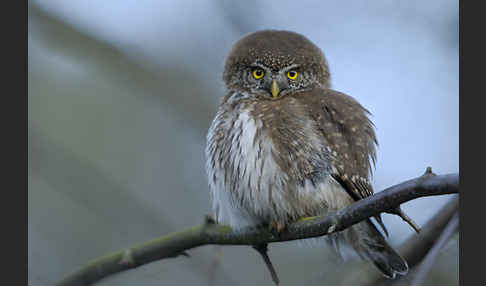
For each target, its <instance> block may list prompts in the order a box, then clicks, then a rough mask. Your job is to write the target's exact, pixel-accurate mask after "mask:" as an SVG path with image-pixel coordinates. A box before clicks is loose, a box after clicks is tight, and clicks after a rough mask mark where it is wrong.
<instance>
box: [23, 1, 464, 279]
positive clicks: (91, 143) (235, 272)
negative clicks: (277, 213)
mask: <svg viewBox="0 0 486 286" xmlns="http://www.w3.org/2000/svg"><path fill="white" fill-rule="evenodd" d="M28 27H29V35H28V45H29V48H28V60H29V68H28V69H29V74H28V75H29V82H28V88H29V106H28V108H29V121H28V124H29V193H28V194H29V200H28V219H29V222H28V231H29V239H28V247H29V251H28V253H29V257H28V258H29V264H28V273H29V285H50V284H51V283H53V282H54V281H55V280H57V279H58V278H59V277H61V276H62V275H63V274H66V273H68V272H70V271H72V270H74V269H77V268H78V267H80V266H81V265H83V264H84V263H86V262H88V261H89V260H91V259H93V258H95V257H98V256H100V255H103V254H106V253H109V252H111V251H116V250H119V249H121V248H125V247H129V246H131V245H134V244H137V243H140V242H144V241H147V240H149V239H152V238H155V237H157V236H160V235H162V234H165V233H168V232H171V231H175V230H178V229H181V228H183V227H186V226H192V225H195V224H198V223H200V222H201V221H202V217H203V215H204V214H207V213H209V196H208V188H207V183H206V178H205V173H204V153H203V151H204V145H205V134H206V131H207V128H208V127H209V124H210V121H211V119H212V116H213V115H214V113H215V111H216V108H217V104H218V100H219V97H220V96H221V95H222V94H223V91H224V89H223V86H222V81H221V73H222V70H223V63H224V60H225V56H226V54H227V52H228V51H229V49H230V48H231V45H232V43H234V42H235V41H236V40H237V39H239V38H240V37H241V36H242V35H244V34H246V33H249V32H253V31H256V30H259V29H265V28H274V29H286V30H293V31H296V32H299V33H301V34H303V35H305V36H307V37H308V38H309V39H311V40H312V41H313V42H314V43H316V44H317V45H318V46H319V47H320V48H321V49H322V50H323V52H324V54H325V55H326V57H327V59H328V62H329V65H330V69H331V73H332V86H333V88H334V89H336V90H339V91H342V92H345V93H347V94H350V95H351V96H353V97H355V98H356V99H358V100H359V101H360V102H361V103H362V104H363V105H364V106H365V107H366V108H368V109H369V110H370V111H371V112H372V113H373V121H374V123H375V125H376V127H377V135H378V139H379V144H380V147H379V149H378V161H377V165H376V171H375V175H374V179H373V184H374V186H375V188H376V190H382V189H383V188H386V187H387V186H390V185H393V184H396V183H399V182H401V181H403V180H407V179H410V178H413V177H416V176H418V175H420V174H421V173H423V172H424V170H425V167H427V166H432V167H433V170H434V172H436V173H439V174H444V173H451V172H458V171H459V164H458V159H459V151H458V147H459V135H458V134H459V125H458V122H459V119H458V99H459V94H458V85H459V75H458V2H457V1H452V0H447V1H446V0H433V1H418V0H414V1H404V0H396V1H385V0H380V1H365V0H361V1H358V0H356V1H265V2H264V1H256V0H253V1H176V0H173V1H156V0H143V1H140V0H139V1H135V0H131V1H128V0H126V1H113V0H111V1H109V0H104V1H96V0H89V1H88V0H83V1H81V0H78V1H65V0H36V1H30V2H29V26H28ZM448 199H449V197H433V198H423V199H418V200H415V201H413V202H409V203H407V204H405V205H404V206H403V207H404V209H405V210H406V211H407V212H408V214H409V215H410V216H412V217H413V218H414V219H415V220H416V221H417V222H418V223H419V224H423V223H425V222H426V221H427V219H428V218H430V217H431V216H432V215H433V214H434V213H435V212H436V211H437V210H438V208H440V207H441V206H442V205H443V204H444V203H445V202H446V201H447V200H448ZM384 221H385V223H386V224H387V225H388V226H389V230H390V232H391V237H390V241H391V243H392V244H393V245H398V244H400V243H401V242H403V241H404V240H405V239H406V238H407V237H408V236H409V235H411V234H412V231H411V229H410V228H409V227H408V226H407V225H405V224H404V223H402V222H401V221H400V219H398V218H396V217H392V216H390V215H384ZM270 250H271V253H270V255H271V256H272V258H273V260H274V264H275V266H276V268H277V271H278V272H279V273H280V276H281V280H282V281H283V282H282V285H323V284H326V281H330V279H331V278H332V279H337V280H339V277H337V278H336V277H333V275H334V276H336V275H337V274H335V273H336V271H334V269H336V267H338V268H343V267H346V264H342V263H341V264H340V262H338V260H336V257H335V256H334V255H333V254H332V253H331V252H330V251H329V250H328V249H327V248H325V247H317V248H309V247H302V246H300V245H298V244H297V243H292V242H291V243H279V244H273V245H271V246H270ZM190 253H191V254H192V258H190V259H187V258H176V259H172V260H163V261H159V262H155V263H151V264H149V265H146V266H143V267H140V268H138V269H135V270H131V271H127V272H124V273H121V274H119V275H115V276H113V277H110V278H108V279H105V280H103V281H101V282H100V283H99V285H231V284H233V285H261V284H265V285H269V283H270V278H269V275H268V273H267V272H266V269H265V268H264V267H263V263H262V261H261V260H260V258H259V257H258V256H257V254H256V253H255V252H253V251H251V250H249V249H248V248H247V247H222V248H220V247H213V246H208V247H203V248H199V249H194V250H191V251H190ZM458 271H459V269H458V240H457V237H456V238H455V239H453V240H452V241H451V242H450V243H449V244H448V245H447V247H446V248H445V250H444V252H443V253H442V254H441V257H440V259H439V262H438V264H437V266H436V267H435V268H434V270H433V271H432V273H431V275H430V277H429V280H428V283H439V282H440V283H442V284H443V285H458Z"/></svg>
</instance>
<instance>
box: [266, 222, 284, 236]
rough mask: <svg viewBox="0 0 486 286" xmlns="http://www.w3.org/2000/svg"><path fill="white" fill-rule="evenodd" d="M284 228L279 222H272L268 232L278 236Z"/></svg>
mask: <svg viewBox="0 0 486 286" xmlns="http://www.w3.org/2000/svg"><path fill="white" fill-rule="evenodd" d="M285 228H286V225H285V224H284V223H282V222H279V221H273V222H271V223H270V226H269V230H270V232H272V233H273V234H275V235H279V234H280V233H282V232H283V231H284V230H285Z"/></svg>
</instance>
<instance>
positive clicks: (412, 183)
mask: <svg viewBox="0 0 486 286" xmlns="http://www.w3.org/2000/svg"><path fill="white" fill-rule="evenodd" d="M458 192H459V175H458V174H448V175H440V176H436V175H424V176H421V177H418V178H416V179H412V180H409V181H406V182H404V183H401V184H398V185H395V186H392V187H390V188H388V189H386V190H384V191H382V192H379V193H377V194H375V195H373V196H370V197H368V198H366V199H363V200H360V201H358V202H356V203H354V204H352V205H350V206H349V207H346V208H344V209H342V210H340V211H338V212H336V213H329V214H328V215H326V216H319V217H315V218H313V219H309V220H305V221H299V222H295V223H293V224H291V225H289V226H288V227H287V228H286V230H285V231H284V232H282V233H281V234H280V235H279V236H276V235H274V234H273V233H271V232H269V231H268V230H266V229H255V228H253V229H247V230H245V231H239V232H234V231H232V230H231V228H230V227H229V226H225V225H220V224H215V223H213V222H211V221H210V220H207V221H206V222H205V223H203V224H201V225H199V226H195V227H192V228H188V229H185V230H182V231H180V232H174V233H169V234H167V235H164V236H162V237H160V238H157V239H154V240H152V241H150V242H147V243H144V244H141V245H138V246H135V247H132V248H130V249H128V250H123V251H119V252H115V253H113V254H110V255H107V256H104V257H101V258H99V259H97V260H94V261H93V262H91V263H89V264H88V265H86V266H85V267H83V268H82V269H80V270H79V271H77V272H75V273H73V274H71V275H69V276H67V277H66V278H64V279H63V280H62V281H60V282H58V283H57V284H56V285H63V286H64V285H89V284H91V283H94V282H96V281H98V280H100V279H102V278H104V277H106V276H108V275H111V274H114V273H117V272H121V271H124V270H127V269H130V268H135V267H137V266H140V265H143V264H146V263H149V262H152V261H156V260H160V259H164V258H170V257H176V256H178V255H180V254H182V253H184V251H185V250H188V249H191V248H195V247H198V246H202V245H208V244H221V245H258V244H265V243H271V242H278V241H288V240H297V239H304V238H311V237H317V236H323V235H326V234H329V233H332V232H336V231H340V230H343V229H345V228H347V227H350V226H351V225H353V224H356V223H358V222H360V221H362V220H364V219H367V218H369V217H372V216H374V215H376V214H378V213H381V212H386V211H388V210H390V209H392V208H394V207H396V206H399V205H400V204H402V203H405V202H407V201H410V200H413V199H416V198H419V197H425V196H433V195H445V194H452V193H458Z"/></svg>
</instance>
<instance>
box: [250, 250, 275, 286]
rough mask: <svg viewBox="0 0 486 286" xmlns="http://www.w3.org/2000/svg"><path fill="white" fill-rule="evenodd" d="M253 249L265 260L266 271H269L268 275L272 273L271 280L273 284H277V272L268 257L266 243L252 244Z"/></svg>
mask: <svg viewBox="0 0 486 286" xmlns="http://www.w3.org/2000/svg"><path fill="white" fill-rule="evenodd" d="M252 247H253V249H255V250H256V251H258V253H260V255H261V256H262V258H263V261H265V265H266V266H267V269H268V271H270V275H272V280H273V283H275V285H279V283H280V280H279V279H278V276H277V272H276V271H275V268H273V265H272V262H271V261H270V258H269V257H268V248H267V244H266V243H265V244H259V245H253V246H252Z"/></svg>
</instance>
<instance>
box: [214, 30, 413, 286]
mask: <svg viewBox="0 0 486 286" xmlns="http://www.w3.org/2000/svg"><path fill="white" fill-rule="evenodd" d="M223 81H224V83H225V87H226V94H225V95H224V96H223V97H222V99H221V102H220V105H219V108H218V111H217V113H216V115H215V117H214V120H213V121H212V123H211V126H210V128H209V131H208V134H207V145H206V152H205V153H206V172H207V176H208V181H209V189H210V194H211V199H212V208H213V211H214V216H215V219H216V221H217V222H218V223H222V224H228V225H230V226H231V227H232V228H233V229H236V230H238V229H243V228H246V227H260V226H267V227H270V228H272V229H274V230H277V231H282V229H284V228H285V226H286V225H288V224H289V223H291V222H294V221H296V220H299V219H301V218H304V217H309V216H317V215H323V214H326V213H327V212H329V211H337V210H339V209H342V208H344V207H346V206H348V205H350V204H352V203H353V202H355V201H357V200H360V199H363V198H365V197H368V196H370V195H372V194H373V188H372V186H371V184H370V181H369V178H370V176H371V172H372V164H373V165H374V163H375V159H376V151H375V150H376V145H377V140H376V136H375V132H374V126H373V123H372V122H371V121H370V119H369V115H370V113H369V111H367V110H366V109H365V108H364V107H363V106H361V105H360V104H359V103H358V102H357V101H356V100H355V99H354V98H352V97H350V96H348V95H346V94H344V93H341V92H338V91H335V90H333V89H331V88H330V72H329V68H328V64H327V61H326V58H325V57H324V54H323V53H322V51H321V50H320V49H319V48H318V47H317V46H316V45H315V44H313V43H312V42H311V41H310V40H308V39H307V38H306V37H304V36H302V35H300V34H297V33H294V32H289V31H277V30H263V31H258V32H255V33H252V34H249V35H246V36H245V37H243V38H242V39H240V40H239V41H237V42H236V43H235V44H234V45H233V47H232V49H231V51H230V53H229V55H228V57H227V58H226V62H225V66H224V72H223ZM375 219H376V220H375V221H376V223H377V224H378V225H379V226H380V227H382V228H383V230H384V232H385V233H387V232H386V228H385V226H384V225H383V223H382V221H381V217H380V216H376V217H375ZM327 238H328V239H329V242H330V243H331V244H333V245H340V244H341V243H345V244H346V245H348V246H350V247H351V248H352V249H354V250H355V251H356V253H357V254H358V255H359V256H360V257H362V258H363V259H367V260H370V261H372V262H373V263H374V265H376V267H377V268H378V269H379V270H380V271H381V272H382V273H383V274H384V275H385V276H386V277H390V278H394V277H395V276H396V275H397V274H400V275H404V274H405V273H407V271H408V266H407V263H406V261H405V260H404V259H403V258H402V257H401V256H400V255H399V254H398V253H397V252H396V251H395V250H394V249H393V248H391V247H390V246H389V245H388V243H387V242H386V240H385V238H384V237H383V235H382V234H381V233H380V232H379V231H378V229H377V227H376V226H375V224H374V223H373V222H372V221H371V220H366V221H362V222H360V223H358V224H355V225H353V226H351V227H349V228H347V229H345V230H343V231H341V232H337V233H334V234H331V235H329V236H327Z"/></svg>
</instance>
